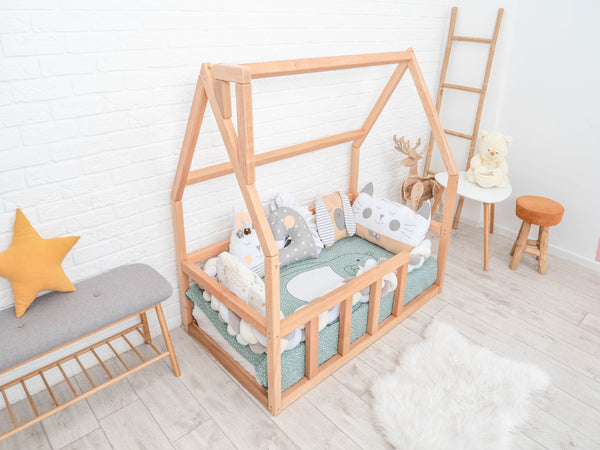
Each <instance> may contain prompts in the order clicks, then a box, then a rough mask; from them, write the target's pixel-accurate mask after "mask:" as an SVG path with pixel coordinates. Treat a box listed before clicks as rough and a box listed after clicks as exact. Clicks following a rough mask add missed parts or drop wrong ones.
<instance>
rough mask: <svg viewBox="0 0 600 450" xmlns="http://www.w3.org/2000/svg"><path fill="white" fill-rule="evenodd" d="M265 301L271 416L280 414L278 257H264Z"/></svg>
mask: <svg viewBox="0 0 600 450" xmlns="http://www.w3.org/2000/svg"><path fill="white" fill-rule="evenodd" d="M265 290H266V298H267V299H269V301H267V305H266V307H267V373H268V374H267V385H268V386H269V390H268V408H269V411H270V412H271V414H273V415H275V416H276V415H278V414H279V413H280V412H281V333H280V328H281V320H280V317H279V314H280V310H281V307H280V303H279V255H276V256H265Z"/></svg>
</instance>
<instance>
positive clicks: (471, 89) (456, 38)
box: [423, 6, 504, 228]
mask: <svg viewBox="0 0 600 450" xmlns="http://www.w3.org/2000/svg"><path fill="white" fill-rule="evenodd" d="M457 12H458V8H457V7H456V6H455V7H454V8H452V16H451V18H450V29H449V30H448V41H447V42H446V54H445V55H444V63H443V65H442V74H441V76H440V84H439V87H438V93H437V99H436V102H435V107H436V109H437V112H438V114H439V113H440V109H441V108H442V97H443V95H444V89H458V90H461V91H467V92H474V93H476V94H479V104H478V105H477V115H476V116H475V124H474V125H473V132H472V133H471V134H470V135H469V134H465V133H459V132H458V131H452V130H444V132H445V133H446V134H449V135H451V136H457V137H460V138H463V139H467V140H469V141H471V145H470V146H469V157H468V158H467V167H466V170H468V169H469V164H470V162H471V158H472V157H473V153H474V152H475V144H476V143H477V134H478V133H479V122H480V120H481V113H482V111H483V102H484V101H485V94H486V91H487V87H488V80H489V79H490V73H491V71H492V61H493V60H494V52H495V50H496V41H497V40H498V33H499V31H500V23H501V22H502V15H503V14H504V9H503V8H500V9H498V16H497V18H496V26H495V27H494V33H493V35H492V37H491V38H490V39H488V38H478V37H465V36H456V35H455V34H454V25H455V24H456V14H457ZM455 41H462V42H474V43H478V44H489V46H490V51H489V53H488V59H487V66H486V68H485V75H484V76H483V85H482V86H481V88H475V87H470V86H461V85H458V84H450V83H446V72H447V71H448V62H449V61H450V52H451V51H452V43H453V42H455ZM434 143H435V136H434V135H433V133H431V134H430V135H429V150H428V151H427V158H426V159H425V168H424V169H423V175H424V176H427V175H433V174H435V172H432V171H431V170H429V166H430V164H431V155H432V149H433V145H434ZM464 202H465V199H464V197H462V196H461V197H460V198H459V199H458V204H457V206H456V213H455V214H454V222H453V223H452V227H453V228H458V223H459V222H460V215H461V213H462V208H463V203H464ZM494 206H495V205H494V204H492V205H491V207H492V210H491V214H492V223H493V222H494V219H493V217H494V209H495V208H494ZM492 226H493V225H492Z"/></svg>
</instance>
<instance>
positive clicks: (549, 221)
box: [516, 195, 565, 227]
mask: <svg viewBox="0 0 600 450" xmlns="http://www.w3.org/2000/svg"><path fill="white" fill-rule="evenodd" d="M564 212H565V208H564V207H563V206H562V205H561V204H560V203H558V202H555V201H554V200H550V199H549V198H545V197H538V196H537V195H523V196H522V197H519V198H518V199H517V211H516V213H517V217H518V218H520V219H521V220H524V221H525V222H527V223H531V224H533V225H540V226H542V227H552V226H554V225H558V224H559V223H560V221H561V220H562V217H563V214H564Z"/></svg>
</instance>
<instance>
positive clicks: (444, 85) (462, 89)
mask: <svg viewBox="0 0 600 450" xmlns="http://www.w3.org/2000/svg"><path fill="white" fill-rule="evenodd" d="M442 87H445V88H450V89H460V90H461V91H469V92H476V93H478V94H481V89H479V88H474V87H469V86H461V85H459V84H450V83H444V84H442Z"/></svg>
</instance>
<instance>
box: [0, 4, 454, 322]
mask: <svg viewBox="0 0 600 450" xmlns="http://www.w3.org/2000/svg"><path fill="white" fill-rule="evenodd" d="M288 5H291V4H289V3H286V2H280V1H264V2H244V1H241V0H237V1H231V2H207V1H196V0H194V1H186V0H173V1H167V0H152V1H141V0H118V1H117V0H105V1H97V0H54V1H48V0H3V1H2V3H0V43H1V47H0V193H1V200H0V249H5V248H7V247H8V246H9V244H10V240H11V236H12V222H13V220H14V215H15V208H17V207H20V208H22V209H23V211H24V212H25V214H26V215H27V216H28V217H29V219H30V220H31V222H32V224H33V225H34V227H35V228H36V229H37V230H38V231H39V232H40V234H41V235H42V236H43V237H47V238H49V237H55V236H58V235H64V234H77V235H81V236H82V238H81V240H80V241H79V243H78V244H77V245H76V246H75V248H74V250H73V251H72V252H71V253H70V255H69V256H68V257H67V258H66V259H65V262H64V268H65V270H66V272H67V274H68V275H69V276H70V277H71V279H73V280H74V281H77V280H78V279H81V278H85V277H88V276H91V275H93V274H94V273H97V272H100V271H106V270H108V269H111V268H113V267H115V266H118V265H121V264H126V263H132V262H145V263H148V264H151V265H153V266H154V267H155V268H156V269H157V270H158V271H160V272H161V273H162V274H163V275H164V276H166V277H167V278H168V279H169V281H170V282H171V283H173V285H176V284H177V280H176V270H175V250H174V240H173V234H172V227H171V211H170V206H169V194H170V189H171V184H172V181H173V177H174V173H175V168H176V165H177V158H178V155H179V149H180V146H181V142H182V138H183V134H184V130H185V124H186V121H187V114H188V112H189V107H190V104H191V100H192V95H193V90H194V86H195V81H196V79H197V76H198V73H199V69H200V64H201V63H202V62H205V61H209V62H232V63H239V62H252V61H268V60H276V59H289V58H301V57H311V56H330V55H343V54H357V53H366V52H383V51H393V50H402V49H406V48H407V47H413V48H414V50H415V52H416V54H417V57H418V59H419V61H420V63H421V66H422V70H423V72H424V74H425V78H426V81H427V83H428V85H429V86H430V87H432V88H434V87H435V85H436V84H437V80H438V76H439V70H440V67H441V59H442V56H443V44H444V40H445V35H446V32H447V24H448V20H449V14H450V10H449V7H448V2H447V1H444V0H440V1H429V2H426V3H423V2H416V1H414V2H398V1H384V0H382V1H377V2H374V1H371V2H364V1H358V0H353V1H341V0H336V1H330V2H322V1H314V0H311V1H305V2H296V3H294V4H293V6H288ZM391 71H392V68H391V67H375V68H367V69H359V70H349V71H344V72H337V73H322V74H309V75H301V76H297V77H291V78H281V79H270V80H258V81H256V83H255V85H254V93H255V97H254V105H255V115H254V119H255V135H256V150H257V151H258V152H262V151H267V150H272V149H275V148H277V147H280V146H285V145H291V144H294V143H299V142H302V141H306V140H310V139H315V138H318V137H322V136H325V135H328V134H334V133H338V132H342V131H347V130H350V129H355V128H358V127H360V126H361V125H362V121H363V120H364V118H365V117H366V114H367V113H368V111H369V110H370V108H371V107H372V105H373V104H374V102H375V100H376V98H377V95H378V94H379V92H380V90H381V89H382V88H383V86H384V84H385V82H386V77H388V76H389V75H390V74H391ZM406 77H407V78H408V77H409V75H408V74H407V75H406ZM234 117H235V113H234ZM428 131H429V127H428V125H427V123H426V120H425V116H424V114H423V113H422V111H421V109H420V106H419V102H418V98H417V95H416V91H415V90H414V88H413V87H412V85H411V83H409V80H405V81H403V82H402V84H401V87H400V88H399V90H398V92H397V93H396V94H395V95H394V96H393V97H392V99H391V101H390V104H389V105H388V108H387V109H386V110H385V111H384V113H383V114H382V115H381V117H380V120H379V122H378V123H377V125H376V126H375V127H374V129H373V131H372V133H371V135H370V137H369V138H368V139H367V141H366V142H365V145H364V147H363V148H364V152H363V155H362V158H361V179H360V184H363V183H364V182H366V181H367V180H371V179H375V180H376V189H377V191H378V192H379V193H381V194H386V195H389V196H392V197H393V196H394V195H397V190H398V186H399V182H398V176H401V175H402V174H404V173H405V172H404V171H403V170H404V169H403V168H402V166H401V165H400V160H401V157H400V156H399V155H398V154H396V153H394V151H393V150H392V141H391V137H392V135H393V134H394V133H398V134H402V135H408V136H410V137H411V138H412V139H415V140H416V138H418V137H421V138H423V139H427V136H428ZM225 158H226V153H225V150H224V147H223V145H222V143H221V139H220V136H219V134H218V131H217V127H216V125H215V123H214V121H213V120H212V116H211V114H210V112H209V111H208V110H207V117H206V119H205V121H204V124H203V127H202V131H201V135H200V139H199V143H198V151H197V155H196V158H195V160H194V164H193V166H194V167H200V166H202V165H206V164H209V163H215V162H220V161H224V160H225ZM348 165H349V145H343V146H340V147H339V148H333V149H329V150H322V151H319V152H316V153H314V154H310V155H303V156H300V157H297V158H294V159H293V160H287V161H283V162H278V163H275V164H272V165H270V166H263V167H259V168H258V169H257V179H258V181H257V187H258V189H259V192H261V194H262V197H263V200H265V202H266V201H270V200H271V199H272V198H273V197H274V195H275V194H276V193H277V192H279V191H284V190H287V191H291V192H295V193H297V196H298V198H299V200H300V201H301V202H310V201H311V200H313V199H314V198H315V197H317V196H319V195H323V194H326V193H328V192H330V191H333V190H337V189H346V188H347V185H348ZM241 205H242V200H241V195H240V193H239V189H238V188H237V186H236V185H235V184H234V180H233V177H232V176H227V177H223V178H222V179H218V180H213V181H210V182H206V183H203V184H201V185H198V186H194V187H192V188H191V189H189V191H187V192H186V195H185V197H184V207H185V212H186V217H187V229H188V233H189V245H190V249H192V248H197V247H198V246H200V245H205V244H208V243H211V242H213V241H214V240H215V239H222V238H225V237H227V236H228V234H229V231H230V221H231V219H230V213H231V209H232V207H233V206H241ZM12 303H13V296H12V291H11V289H10V284H9V282H8V281H7V280H5V279H0V308H2V307H8V306H10V305H11V304H12ZM165 312H166V316H167V319H168V322H169V324H170V326H176V325H178V324H179V323H180V322H181V316H180V310H179V303H178V297H177V293H175V294H174V295H173V297H172V298H171V299H170V300H169V301H168V302H167V303H166V304H165Z"/></svg>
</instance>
